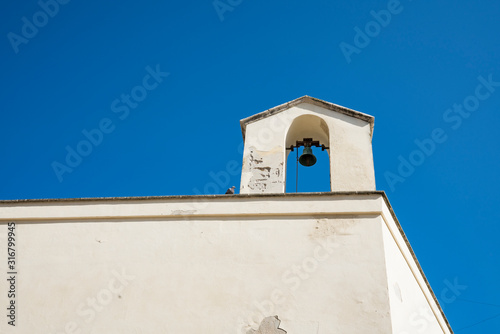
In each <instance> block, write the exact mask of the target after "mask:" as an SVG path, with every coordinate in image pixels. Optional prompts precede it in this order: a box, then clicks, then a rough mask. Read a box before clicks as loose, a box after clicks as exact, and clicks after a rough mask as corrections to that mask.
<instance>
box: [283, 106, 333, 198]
mask: <svg viewBox="0 0 500 334" xmlns="http://www.w3.org/2000/svg"><path fill="white" fill-rule="evenodd" d="M311 138H312V140H313V141H314V142H315V143H316V144H318V143H319V144H320V146H325V147H329V144H330V133H329V129H328V125H327V124H326V122H325V121H324V120H323V119H322V118H320V117H318V116H315V115H303V116H299V117H297V118H296V119H294V121H293V122H292V125H291V126H290V128H289V129H288V132H287V136H286V143H285V144H286V147H287V150H286V169H285V171H286V187H285V191H286V192H288V193H291V192H296V191H297V192H327V191H331V178H330V156H329V149H326V150H323V149H322V148H321V147H316V146H314V145H312V146H311V149H312V154H314V156H315V157H316V159H317V161H316V163H315V164H314V165H313V166H309V167H305V166H303V165H301V164H300V163H297V153H298V157H300V156H301V155H302V154H303V151H304V146H300V147H298V148H297V146H299V145H306V146H307V143H306V142H304V140H305V139H311ZM292 146H293V151H292V150H291V149H290V148H291V147H292ZM297 172H298V175H297ZM297 176H298V177H297ZM297 180H298V182H297Z"/></svg>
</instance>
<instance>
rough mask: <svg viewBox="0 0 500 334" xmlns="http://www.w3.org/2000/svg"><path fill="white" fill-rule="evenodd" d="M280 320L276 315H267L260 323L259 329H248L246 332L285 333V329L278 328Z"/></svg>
mask: <svg viewBox="0 0 500 334" xmlns="http://www.w3.org/2000/svg"><path fill="white" fill-rule="evenodd" d="M280 323H281V320H280V319H278V316H277V315H275V316H274V317H267V318H264V319H263V320H262V322H261V323H260V326H259V329H257V330H255V329H250V330H249V331H248V332H247V334H286V331H285V330H283V329H281V328H279V326H280Z"/></svg>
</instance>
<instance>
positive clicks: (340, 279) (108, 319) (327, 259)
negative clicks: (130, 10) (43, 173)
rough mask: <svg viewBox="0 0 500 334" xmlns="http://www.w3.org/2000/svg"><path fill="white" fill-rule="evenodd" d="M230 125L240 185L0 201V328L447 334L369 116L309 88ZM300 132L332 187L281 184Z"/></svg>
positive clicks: (61, 332) (65, 333)
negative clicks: (293, 189) (379, 171)
mask: <svg viewBox="0 0 500 334" xmlns="http://www.w3.org/2000/svg"><path fill="white" fill-rule="evenodd" d="M240 124H241V129H242V132H243V137H244V152H243V163H242V172H241V184H240V191H239V194H228V195H200V196H162V197H126V198H85V199H46V200H14V201H0V225H1V226H0V229H1V231H2V232H1V233H0V245H2V249H7V245H8V242H9V235H8V234H7V233H6V231H8V227H9V226H15V233H16V240H17V244H16V249H15V252H16V264H15V268H14V271H12V270H11V269H10V268H9V267H8V263H7V260H6V259H5V260H2V261H0V271H1V272H2V273H3V274H5V275H4V276H5V277H6V278H7V279H2V280H0V291H1V295H0V305H3V309H4V313H5V315H4V316H3V318H4V320H3V321H0V333H16V334H21V333H23V334H86V333H89V334H101V333H102V334H118V333H120V334H146V333H147V334H160V333H161V334H194V333H206V334H284V333H288V334H367V333H369V334H414V333H422V322H425V333H426V334H438V333H439V334H440V333H453V331H452V329H451V327H450V325H449V323H448V321H447V319H446V317H445V315H444V313H443V311H442V309H441V307H440V305H439V303H438V301H437V299H436V296H435V295H434V293H433V291H432V289H431V287H430V285H429V282H428V281H427V279H426V278H425V275H424V273H423V271H422V268H421V267H420V265H419V263H418V261H417V258H416V256H415V254H414V252H413V250H412V248H411V247H410V244H409V242H408V240H407V238H406V236H405V234H404V232H403V230H402V228H401V225H400V224H399V222H398V220H397V218H396V215H395V214H394V212H393V210H392V208H391V205H390V203H389V200H388V198H387V196H386V194H385V193H384V192H383V191H377V190H376V187H375V173H374V166H373V154H372V144H371V141H372V134H373V125H374V118H373V117H372V116H369V115H367V114H363V113H360V112H357V111H354V110H351V109H348V108H345V107H341V106H338V105H335V104H332V103H329V102H325V101H322V100H319V99H315V98H312V97H309V96H304V97H301V98H299V99H296V100H293V101H291V102H288V103H286V104H283V105H280V106H277V107H274V108H272V109H269V110H267V111H264V112H261V113H259V114H256V115H253V116H251V117H248V118H246V119H243V120H242V121H241V122H240ZM311 146H314V147H318V148H321V149H323V150H325V151H327V152H328V159H329V166H330V191H329V192H320V193H286V192H285V189H286V170H287V166H286V163H287V157H288V155H289V154H291V152H294V153H293V154H295V150H298V149H299V148H300V150H301V151H302V150H303V149H304V150H306V149H307V148H310V147H311ZM302 159H303V160H302ZM314 160H315V158H314V156H311V155H308V154H304V157H301V163H304V164H305V165H310V164H313V163H314ZM312 168H314V167H312ZM8 272H14V273H15V274H7V273H8ZM10 277H14V278H15V279H13V280H11V281H9V280H8V279H9V278H10ZM12 282H14V289H15V292H16V293H15V297H13V298H12V297H8V294H7V292H8V291H9V289H12ZM12 300H14V305H15V311H14V314H15V316H14V318H15V326H12V325H11V324H9V323H8V321H9V313H11V311H10V310H8V309H7V308H8V307H10V305H11V303H12V302H11V301H12ZM6 315H7V317H6ZM416 319H418V322H416ZM416 324H418V326H417V325H416Z"/></svg>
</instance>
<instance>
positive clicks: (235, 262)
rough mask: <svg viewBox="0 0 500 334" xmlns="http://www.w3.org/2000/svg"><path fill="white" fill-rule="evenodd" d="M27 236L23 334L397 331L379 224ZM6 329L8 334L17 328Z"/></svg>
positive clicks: (239, 223) (54, 229) (164, 227)
mask: <svg viewBox="0 0 500 334" xmlns="http://www.w3.org/2000/svg"><path fill="white" fill-rule="evenodd" d="M0 228H1V229H5V228H6V227H5V226H4V224H2V225H0ZM17 229H18V234H19V248H18V254H19V269H18V270H19V273H20V274H19V285H18V288H17V289H18V291H19V298H18V305H19V309H18V327H17V328H16V332H17V333H26V334H28V333H30V334H31V333H61V332H63V333H64V332H65V327H67V326H70V327H74V328H75V331H74V332H75V333H76V332H77V329H81V330H82V333H122V334H124V333H134V334H135V333H165V332H168V333H179V334H180V333H186V334H189V333H194V332H197V331H203V332H204V333H214V334H216V333H217V334H220V333H228V334H236V333H246V331H247V330H248V329H250V327H249V325H254V326H255V328H256V325H258V323H260V321H261V320H262V318H263V317H267V316H271V315H275V314H276V315H278V316H279V317H280V319H281V320H282V328H284V329H285V330H287V331H288V332H289V333H299V332H297V331H292V329H299V328H300V329H301V331H300V334H317V333H332V332H334V333H335V332H340V333H345V332H350V333H354V332H357V333H362V332H367V331H369V332H370V333H380V334H386V333H389V332H390V318H389V305H388V296H387V291H386V288H385V282H386V278H385V271H384V268H383V251H382V249H383V246H382V240H381V238H373V234H374V232H375V231H377V230H378V229H380V226H379V224H378V223H377V221H376V219H374V218H362V219H359V218H356V219H355V218H349V217H347V218H342V219H337V218H323V219H317V218H313V217H309V218H307V217H304V218H298V217H297V218H293V219H291V218H268V219H258V220H256V219H230V220H224V221H221V220H217V219H210V220H200V219H195V220H190V219H188V220H163V219H152V220H141V221H136V220H127V221H124V220H116V221H71V222H68V221H65V222H56V221H53V222H44V223H37V222H26V223H18V225H17ZM2 239H5V238H3V237H2ZM4 242H5V240H2V242H1V243H2V244H4ZM360 245H363V247H360ZM2 270H3V271H5V268H3V267H2ZM367 277H369V279H367ZM0 288H1V289H2V290H1V291H6V290H5V283H2V284H1V285H0ZM0 326H1V327H0V328H2V329H1V331H2V333H5V330H7V329H8V328H7V326H6V324H5V321H3V322H2V324H0ZM353 328H355V330H354V331H353ZM9 332H10V331H9ZM70 332H71V331H70ZM12 333H13V331H12Z"/></svg>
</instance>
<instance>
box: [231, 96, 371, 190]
mask: <svg viewBox="0 0 500 334" xmlns="http://www.w3.org/2000/svg"><path fill="white" fill-rule="evenodd" d="M315 119H317V120H318V121H315ZM371 130H372V129H371V124H370V123H369V122H367V121H365V120H360V119H357V118H354V117H352V116H349V115H345V114H342V113H338V112H335V111H332V110H328V109H325V108H323V107H321V106H318V105H313V104H309V103H301V104H298V105H296V106H293V107H291V108H289V109H286V110H283V111H281V112H279V113H276V114H273V115H270V116H268V117H263V118H260V119H258V120H257V121H254V122H252V123H249V124H246V129H245V148H244V153H243V167H242V175H241V188H240V193H243V194H245V193H247V194H248V193H284V192H285V182H286V157H287V156H288V151H286V147H289V146H290V145H295V142H296V141H297V140H303V139H304V138H313V139H314V140H320V143H321V144H325V146H328V147H330V149H329V150H328V153H329V158H330V175H331V186H330V188H331V190H332V191H352V190H375V173H374V168H373V155H372V146H371ZM311 168H314V167H311ZM267 171H269V172H267Z"/></svg>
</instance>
